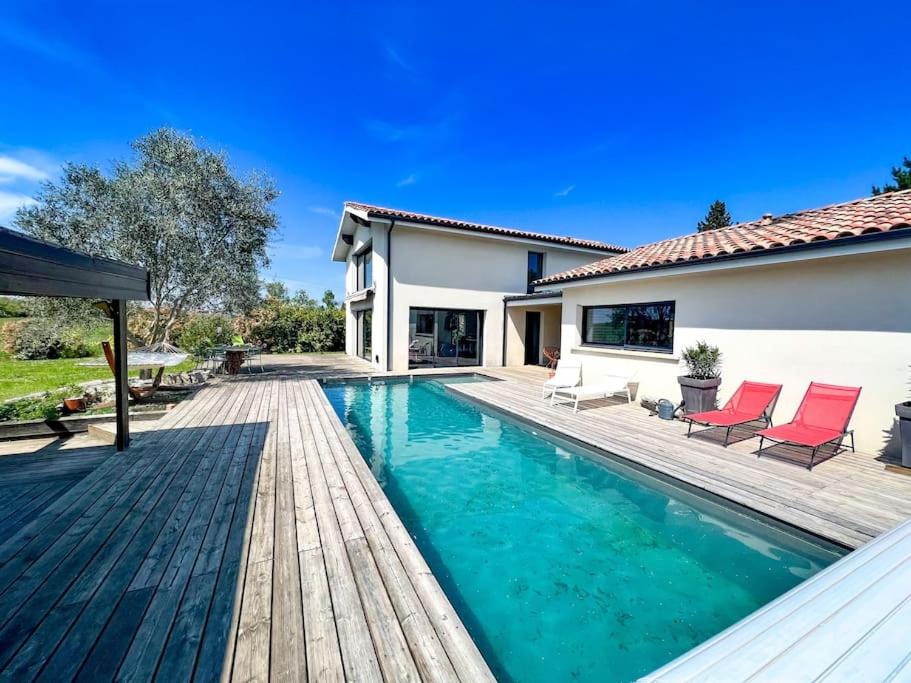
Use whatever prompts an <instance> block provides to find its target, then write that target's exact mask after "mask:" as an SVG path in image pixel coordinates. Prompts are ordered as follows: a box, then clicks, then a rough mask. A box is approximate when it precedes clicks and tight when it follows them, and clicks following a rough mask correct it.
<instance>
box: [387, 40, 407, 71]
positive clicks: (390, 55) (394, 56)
mask: <svg viewBox="0 0 911 683" xmlns="http://www.w3.org/2000/svg"><path fill="white" fill-rule="evenodd" d="M383 52H384V53H385V54H386V59H387V60H389V62H390V63H391V64H394V65H395V66H397V67H399V68H400V69H402V70H403V71H407V72H409V73H414V67H413V66H411V64H410V63H409V62H408V61H407V60H406V59H405V58H404V57H402V55H401V53H400V52H399V51H398V50H396V49H395V48H394V47H392V45H390V44H389V43H386V44H385V45H383Z"/></svg>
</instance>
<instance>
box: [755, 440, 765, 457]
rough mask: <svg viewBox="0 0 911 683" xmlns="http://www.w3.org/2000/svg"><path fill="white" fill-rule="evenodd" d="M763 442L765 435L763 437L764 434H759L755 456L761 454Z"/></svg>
mask: <svg viewBox="0 0 911 683" xmlns="http://www.w3.org/2000/svg"><path fill="white" fill-rule="evenodd" d="M763 443H765V437H764V436H760V437H759V450H758V451H756V457H757V458H758V457H759V456H761V455H762V444H763Z"/></svg>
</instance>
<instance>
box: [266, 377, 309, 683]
mask: <svg viewBox="0 0 911 683" xmlns="http://www.w3.org/2000/svg"><path fill="white" fill-rule="evenodd" d="M278 388H279V390H280V396H281V399H280V407H279V413H278V425H277V427H276V431H277V450H276V458H277V463H276V484H275V487H276V495H275V550H274V558H275V562H274V566H273V575H272V644H273V646H272V657H271V662H270V664H271V666H270V677H271V678H272V679H273V680H279V681H302V680H304V679H306V678H307V657H306V641H305V639H304V614H303V597H302V595H301V577H300V561H299V558H298V555H297V553H298V550H297V548H298V545H297V522H296V520H295V509H296V508H295V502H294V482H293V481H292V474H291V473H292V469H291V436H290V433H291V427H290V425H289V423H288V422H289V417H288V416H289V410H288V403H289V400H290V398H291V397H290V396H289V394H288V382H286V381H282V382H279V383H278Z"/></svg>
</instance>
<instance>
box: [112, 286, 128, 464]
mask: <svg viewBox="0 0 911 683" xmlns="http://www.w3.org/2000/svg"><path fill="white" fill-rule="evenodd" d="M111 313H112V314H113V315H112V317H113V319H114V393H115V400H116V402H117V435H116V437H115V439H114V444H115V446H116V447H117V450H118V451H122V450H125V449H126V448H127V447H129V445H130V390H129V377H128V375H127V302H126V301H125V300H123V299H114V300H113V301H111Z"/></svg>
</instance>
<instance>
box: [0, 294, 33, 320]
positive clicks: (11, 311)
mask: <svg viewBox="0 0 911 683" xmlns="http://www.w3.org/2000/svg"><path fill="white" fill-rule="evenodd" d="M27 315H28V309H27V308H26V306H25V303H24V302H23V301H20V300H18V299H13V298H10V297H8V296H0V318H24V317H25V316H27Z"/></svg>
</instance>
